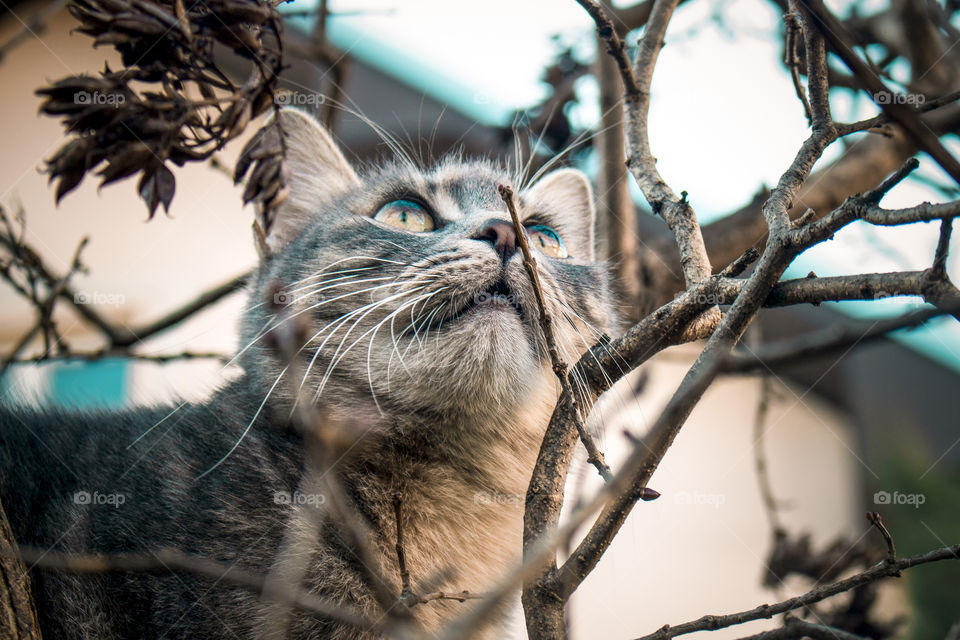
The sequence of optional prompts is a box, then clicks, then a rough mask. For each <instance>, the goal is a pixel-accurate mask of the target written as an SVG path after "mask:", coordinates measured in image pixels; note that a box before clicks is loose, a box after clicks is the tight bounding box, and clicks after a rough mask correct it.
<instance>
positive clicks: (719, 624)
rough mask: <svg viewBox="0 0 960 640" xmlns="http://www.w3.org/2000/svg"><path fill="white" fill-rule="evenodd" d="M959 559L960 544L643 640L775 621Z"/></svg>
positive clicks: (663, 630)
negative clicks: (926, 566)
mask: <svg viewBox="0 0 960 640" xmlns="http://www.w3.org/2000/svg"><path fill="white" fill-rule="evenodd" d="M958 559H960V544H958V545H954V546H952V547H943V548H942V549H936V550H934V551H929V552H927V553H924V554H922V555H916V556H910V557H909V558H902V559H900V560H898V561H897V562H895V563H889V562H886V561H884V562H881V563H878V564H876V565H874V566H873V567H871V568H869V569H867V570H866V571H863V572H861V573H858V574H857V575H854V576H851V577H849V578H846V579H844V580H839V581H837V582H834V583H832V584H827V585H822V586H819V587H817V588H815V589H813V590H811V591H808V592H807V593H805V594H803V595H800V596H796V597H795V598H789V599H787V600H784V601H782V602H778V603H777V604H763V605H760V606H759V607H756V608H754V609H750V610H749V611H741V612H740V613H731V614H728V615H722V616H712V615H711V616H703V617H702V618H699V619H698V620H693V621H691V622H685V623H683V624H678V625H673V626H672V625H665V626H664V627H663V628H661V629H660V630H659V631H656V632H654V633H651V634H650V635H646V636H643V637H642V638H640V639H639V640H670V638H675V637H677V636H681V635H685V634H687V633H693V632H695V631H705V630H716V629H724V628H726V627H732V626H734V625H738V624H743V623H745V622H750V621H751V620H763V619H767V618H772V617H773V616H775V615H778V614H781V613H786V612H788V611H794V610H795V609H799V608H801V607H806V606H809V605H811V604H814V603H816V602H820V601H821V600H825V599H826V598H830V597H832V596H835V595H837V594H838V593H843V592H845V591H850V590H851V589H855V588H857V587H859V586H862V585H865V584H869V583H871V582H876V581H877V580H881V579H883V578H888V577H890V576H895V575H897V574H898V573H899V572H900V571H903V570H905V569H910V568H911V567H916V566H920V565H922V564H927V563H930V562H939V561H941V560H958Z"/></svg>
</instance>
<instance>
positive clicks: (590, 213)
mask: <svg viewBox="0 0 960 640" xmlns="http://www.w3.org/2000/svg"><path fill="white" fill-rule="evenodd" d="M524 197H525V199H526V200H527V201H528V202H529V203H530V204H531V205H533V207H534V208H536V209H539V210H542V211H544V212H545V213H546V214H547V215H548V216H549V217H550V219H551V220H555V221H557V225H556V226H557V227H558V229H557V231H558V232H560V235H561V236H562V237H563V241H564V244H566V245H567V249H568V251H569V252H570V255H571V256H573V257H576V258H581V259H584V260H595V259H596V250H595V248H594V224H595V222H596V217H597V214H596V209H595V208H594V206H593V189H591V188H590V180H588V179H587V176H585V175H584V174H583V172H581V171H578V170H577V169H558V170H556V171H553V172H551V173H548V174H547V175H545V176H544V177H543V178H541V179H540V180H538V181H537V182H536V183H535V184H534V185H533V186H532V187H531V188H530V189H529V190H528V191H527V192H526V193H525V194H524Z"/></svg>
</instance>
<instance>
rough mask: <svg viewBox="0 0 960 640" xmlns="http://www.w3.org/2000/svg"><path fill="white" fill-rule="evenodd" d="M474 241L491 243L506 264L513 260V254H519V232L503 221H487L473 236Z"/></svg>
mask: <svg viewBox="0 0 960 640" xmlns="http://www.w3.org/2000/svg"><path fill="white" fill-rule="evenodd" d="M473 239H474V240H479V241H481V242H489V243H490V244H491V245H493V250H494V251H496V252H497V253H498V254H500V259H501V260H503V261H504V262H506V261H507V260H509V259H510V258H512V257H513V254H515V253H516V252H517V232H516V231H515V230H514V228H513V225H512V224H510V223H509V222H504V221H503V220H497V219H491V220H487V221H486V222H485V223H484V224H483V226H482V227H481V228H480V231H478V232H477V233H476V235H474V236H473Z"/></svg>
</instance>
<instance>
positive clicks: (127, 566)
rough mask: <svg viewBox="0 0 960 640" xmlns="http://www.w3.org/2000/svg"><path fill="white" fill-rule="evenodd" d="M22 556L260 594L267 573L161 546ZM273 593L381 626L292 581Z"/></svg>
mask: <svg viewBox="0 0 960 640" xmlns="http://www.w3.org/2000/svg"><path fill="white" fill-rule="evenodd" d="M20 557H21V558H22V559H23V561H24V562H25V563H26V564H28V565H30V566H31V567H37V568H40V569H44V570H49V571H61V572H65V573H157V574H161V575H166V574H169V573H189V574H193V575H198V576H204V577H207V578H211V579H213V580H216V581H218V582H222V583H224V584H228V585H235V586H238V587H243V588H245V589H247V590H249V591H251V592H253V593H258V594H259V593H262V592H263V587H264V583H265V581H266V578H265V576H263V575H260V574H256V573H251V572H249V571H246V570H244V569H241V568H239V567H237V566H236V565H235V564H228V563H225V562H220V561H218V560H212V559H210V558H203V557H200V556H194V555H190V554H187V553H184V552H182V551H179V550H177V549H158V550H156V551H150V552H147V553H63V552H59V551H49V550H43V549H33V548H30V547H21V548H20ZM273 595H274V596H276V597H277V598H279V599H281V600H282V601H284V602H286V603H289V604H292V605H296V606H297V607H299V608H301V609H303V610H304V611H307V612H309V613H311V614H313V615H316V616H319V617H321V618H325V619H328V620H336V621H338V622H342V623H343V624H347V625H350V626H351V627H357V628H359V629H370V630H377V629H380V628H381V626H382V625H380V624H379V623H376V622H372V621H370V620H367V619H366V618H364V616H363V615H362V614H361V613H360V612H358V611H354V610H353V609H352V608H351V607H349V606H347V605H344V604H341V603H334V602H332V601H329V600H326V599H324V598H320V597H318V596H315V595H313V594H311V593H308V592H306V591H304V590H302V589H300V588H298V587H294V586H292V585H289V584H283V585H280V586H279V588H278V589H277V590H276V591H274V592H273Z"/></svg>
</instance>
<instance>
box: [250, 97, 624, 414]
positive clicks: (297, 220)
mask: <svg viewBox="0 0 960 640" xmlns="http://www.w3.org/2000/svg"><path fill="white" fill-rule="evenodd" d="M279 117H280V124H281V126H282V130H283V132H284V136H285V141H286V161H287V166H288V169H289V178H288V188H289V196H288V198H287V199H286V202H285V203H284V204H283V205H282V206H281V207H280V208H279V210H278V211H276V212H275V213H274V217H273V219H272V221H271V224H270V225H269V227H268V228H267V230H266V238H265V239H266V242H265V243H261V246H262V252H263V253H264V255H263V256H262V260H263V261H262V267H261V269H260V273H259V276H258V279H257V282H256V283H255V290H254V294H253V304H252V305H251V306H252V311H251V312H250V313H249V314H248V317H247V318H246V320H245V329H244V333H245V335H244V336H243V337H244V341H245V343H244V344H250V343H253V345H254V346H253V347H251V348H250V349H249V357H246V360H245V365H244V366H245V367H246V368H247V369H248V370H249V369H250V368H251V366H253V367H255V368H257V369H259V370H260V371H262V372H264V373H265V374H266V375H264V376H263V379H262V382H263V384H264V387H265V388H264V391H265V393H266V390H267V388H269V385H270V384H272V382H273V380H275V379H276V377H277V376H279V375H280V373H281V372H282V371H283V370H284V367H285V363H284V362H282V359H281V358H280V357H279V355H278V354H277V353H275V352H271V351H270V350H268V349H264V348H261V345H262V343H263V342H264V341H263V340H259V341H258V340H257V339H258V336H260V335H261V334H262V333H263V331H264V329H265V328H270V327H271V326H273V324H275V323H276V318H277V317H278V316H273V315H272V314H273V313H274V310H275V309H276V306H277V304H279V305H283V306H285V308H286V310H285V312H284V314H283V315H281V316H279V317H284V318H287V320H286V321H288V322H291V321H297V322H301V323H302V325H301V326H302V327H306V329H305V332H304V331H301V333H302V335H304V336H305V337H306V338H307V340H306V341H305V342H306V344H304V345H303V351H302V363H301V364H300V365H299V366H298V367H297V368H295V369H289V368H288V369H287V371H286V373H285V374H284V375H287V376H290V375H291V374H290V372H291V371H292V370H296V371H297V373H296V377H297V379H295V380H292V381H290V380H288V381H287V384H286V385H284V386H286V388H287V389H288V390H289V389H296V388H298V387H300V388H302V394H303V395H301V397H306V398H313V399H314V400H315V401H317V402H319V403H333V404H337V403H349V402H351V401H352V400H359V399H361V397H363V398H366V399H375V402H376V404H377V406H379V408H380V409H381V410H382V411H383V412H385V413H386V414H391V413H393V412H396V411H411V410H412V411H439V412H444V413H455V414H456V413H466V414H468V413H474V414H483V413H485V412H491V411H499V412H502V411H504V410H505V409H508V408H510V407H517V406H521V405H522V403H523V402H524V401H525V398H526V396H527V394H528V393H529V392H530V390H531V389H533V388H534V387H535V386H537V385H538V384H539V385H541V386H542V381H543V380H544V376H546V377H551V376H553V373H552V371H551V370H550V364H549V356H548V353H547V350H546V348H545V342H544V340H543V337H542V331H541V328H540V324H539V321H538V318H539V313H540V312H539V307H538V304H537V301H536V298H535V294H534V289H533V287H532V285H531V283H530V278H529V276H528V274H527V272H526V271H525V270H524V266H523V264H522V260H523V256H522V253H521V251H520V247H519V244H518V243H517V238H516V235H515V233H514V228H513V225H512V224H511V222H510V214H509V213H508V210H507V207H506V204H505V203H504V201H503V200H502V199H501V197H500V196H499V194H498V191H497V187H498V185H501V184H504V185H511V186H513V187H514V188H516V185H512V184H511V182H512V178H511V176H510V174H509V173H508V172H507V171H505V170H503V169H501V168H499V167H497V166H495V165H494V164H492V163H491V162H488V161H464V160H461V159H447V160H445V161H442V162H441V163H440V164H438V165H437V166H435V167H433V168H431V169H429V170H422V169H419V168H417V167H416V166H414V165H413V164H412V163H410V162H397V163H393V164H387V165H381V166H377V167H374V168H372V169H370V170H369V171H365V172H363V173H360V174H358V173H357V172H356V171H355V170H354V168H353V167H351V165H350V163H348V162H347V160H346V159H345V158H344V156H343V154H342V153H341V152H340V150H339V149H338V148H337V146H336V144H335V143H334V142H333V140H332V139H331V138H330V136H329V135H328V134H327V133H326V131H324V129H323V128H322V127H321V126H320V125H319V124H317V123H316V122H315V121H314V120H313V119H312V118H311V117H310V116H308V115H306V114H304V113H301V112H299V111H296V110H292V109H286V110H283V111H281V112H280V115H279ZM516 202H517V207H518V211H519V215H520V218H521V220H522V221H523V224H524V226H525V227H526V230H527V236H528V239H529V242H530V246H531V248H532V251H533V254H534V257H535V259H536V262H537V265H538V267H539V273H540V279H541V282H542V288H543V293H544V296H545V298H546V303H547V307H548V311H549V313H550V314H551V315H552V317H553V327H554V332H555V335H556V339H557V344H558V347H559V350H560V354H561V356H562V357H563V358H564V359H565V360H566V361H567V362H568V363H569V364H573V363H574V362H575V361H576V360H577V359H578V358H579V356H580V355H581V354H582V353H583V352H584V351H585V350H586V349H587V348H588V347H589V346H591V345H593V344H594V343H595V342H597V341H598V339H599V338H600V336H601V334H603V333H610V332H611V329H612V327H611V325H612V323H613V322H614V317H613V316H614V314H613V311H612V309H613V306H612V303H611V300H610V292H609V288H608V275H607V270H606V268H605V267H604V266H603V265H602V264H599V263H597V262H596V261H595V255H596V254H595V249H594V217H595V215H594V208H593V202H592V194H591V189H590V185H589V182H588V181H587V179H586V177H585V176H584V175H583V174H581V173H580V172H578V171H575V170H571V169H561V170H557V171H554V172H552V173H549V174H547V175H545V176H544V177H543V178H541V179H540V180H538V181H537V182H535V183H534V184H533V185H532V186H530V187H529V188H524V189H521V190H520V191H519V192H518V193H517V195H516ZM301 385H302V387H301ZM274 395H275V397H277V398H280V399H283V398H285V397H286V400H287V401H289V397H287V393H285V392H283V391H278V390H275V391H274Z"/></svg>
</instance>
